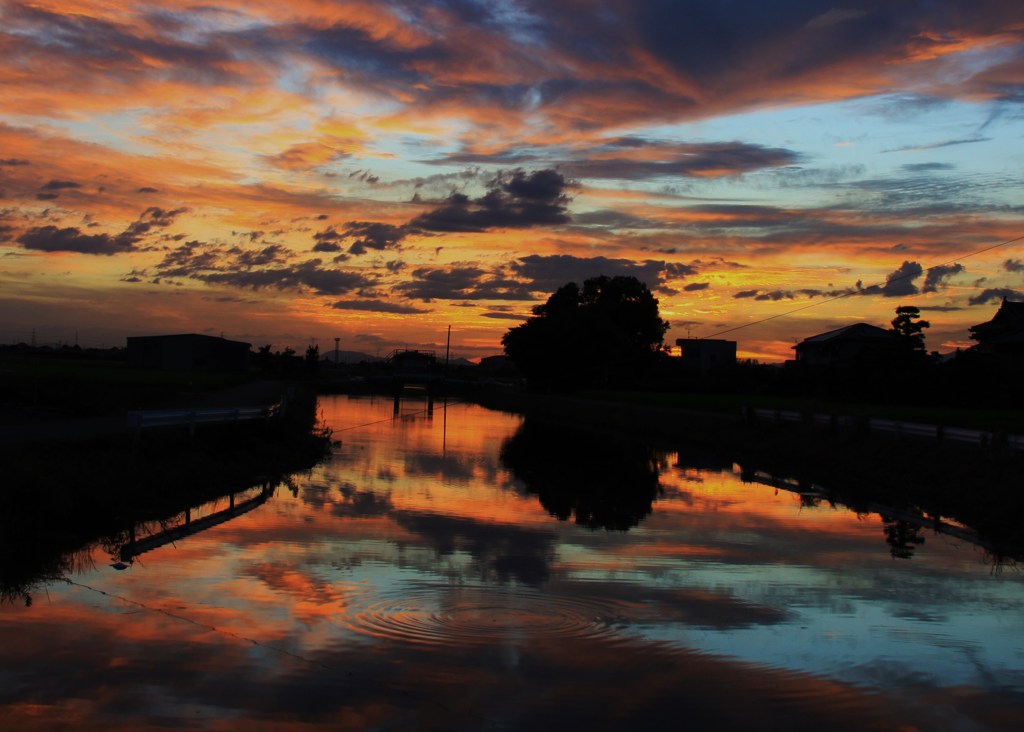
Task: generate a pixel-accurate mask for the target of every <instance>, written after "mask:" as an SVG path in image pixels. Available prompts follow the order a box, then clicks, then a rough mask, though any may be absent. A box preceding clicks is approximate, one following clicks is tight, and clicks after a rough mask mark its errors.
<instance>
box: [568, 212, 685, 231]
mask: <svg viewBox="0 0 1024 732" xmlns="http://www.w3.org/2000/svg"><path fill="white" fill-rule="evenodd" d="M573 223H574V224H576V225H577V226H580V227H583V228H594V227H600V228H608V229H663V228H665V223H664V222H661V221H656V220H654V219H651V218H647V217H642V216H634V215H633V214H628V213H623V212H622V211H614V210H612V209H601V210H600V211H587V212H585V213H581V214H574V215H573Z"/></svg>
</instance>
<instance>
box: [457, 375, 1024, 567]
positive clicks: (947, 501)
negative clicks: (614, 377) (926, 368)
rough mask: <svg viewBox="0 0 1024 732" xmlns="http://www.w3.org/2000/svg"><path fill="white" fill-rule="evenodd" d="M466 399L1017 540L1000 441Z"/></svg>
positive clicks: (1010, 466) (1012, 457) (1023, 516)
mask: <svg viewBox="0 0 1024 732" xmlns="http://www.w3.org/2000/svg"><path fill="white" fill-rule="evenodd" d="M473 401H476V402H477V403H479V404H481V405H482V406H485V407H489V408H492V409H500V410H502V411H509V412H515V413H519V414H523V415H524V416H526V418H527V419H530V418H535V419H541V420H545V421H554V422H557V423H560V424H563V425H564V426H565V427H566V429H586V430H600V431H602V432H606V433H610V434H619V435H622V436H623V437H627V436H628V437H633V438H643V439H646V440H650V441H652V442H653V443H655V444H658V445H659V446H661V447H664V448H666V449H673V450H684V449H691V448H699V449H700V450H701V451H703V452H704V453H705V454H714V455H717V456H718V459H719V461H720V462H725V463H727V464H728V463H730V462H731V463H736V464H738V465H740V466H741V468H742V469H743V471H744V472H749V473H751V474H752V473H753V472H755V471H761V472H764V473H769V474H771V475H774V476H776V477H780V478H787V479H790V480H793V481H795V482H796V483H799V484H801V485H806V486H808V487H810V486H816V487H819V488H821V489H822V490H823V491H824V497H825V499H826V500H832V501H834V502H842V503H843V504H845V505H847V506H850V507H852V508H854V509H856V508H857V507H858V506H866V505H867V504H869V503H872V502H878V503H884V504H886V505H890V506H894V507H899V508H912V509H913V510H915V511H918V512H920V513H922V514H925V515H929V516H936V517H946V518H949V519H952V520H955V521H957V522H958V523H963V524H965V525H968V526H971V527H973V528H974V529H975V530H977V531H978V532H980V533H984V534H986V535H987V536H988V537H989V538H990V540H991V541H992V543H993V544H994V545H996V546H997V547H1003V548H1004V549H1003V550H1005V551H1006V552H1007V553H1009V554H1013V555H1019V554H1020V553H1021V549H1022V548H1024V491H1022V490H1021V482H1022V479H1024V453H1021V452H1020V451H1013V450H1008V449H1000V447H999V446H998V445H995V446H988V447H979V446H973V445H959V444H953V443H938V442H935V441H929V440H920V439H913V438H898V437H895V436H892V435H877V434H871V433H867V432H865V431H859V430H849V431H840V432H833V431H831V430H830V429H828V427H826V426H816V425H809V424H804V423H793V424H766V423H759V422H755V421H749V420H747V419H745V418H744V417H743V415H742V414H738V413H729V412H702V411H696V410H687V409H681V408H678V407H675V406H671V405H664V404H653V403H650V402H648V401H646V400H645V399H643V398H642V397H641V398H638V399H636V400H633V401H631V400H629V399H627V398H624V397H623V396H622V395H618V396H616V397H615V398H613V399H602V398H600V397H598V396H595V395H588V396H586V397H581V396H568V395H552V394H536V393H530V392H525V391H518V390H510V389H505V390H491V391H485V392H480V393H478V394H476V395H474V397H473ZM865 510H866V509H865Z"/></svg>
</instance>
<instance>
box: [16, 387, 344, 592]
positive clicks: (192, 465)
mask: <svg viewBox="0 0 1024 732" xmlns="http://www.w3.org/2000/svg"><path fill="white" fill-rule="evenodd" d="M329 448H330V435H329V433H327V432H326V430H325V429H324V428H323V427H321V426H320V425H319V423H318V420H317V408H316V397H315V395H314V394H313V393H312V392H311V391H310V390H297V392H296V394H295V396H294V398H293V399H292V400H291V402H290V407H289V410H288V412H287V413H286V414H285V415H284V416H283V417H281V418H279V419H275V420H271V421H267V422H262V421H258V422H252V423H239V424H237V425H200V426H198V427H197V429H196V433H195V435H194V436H190V434H189V431H188V429H187V428H185V427H173V428H164V429H161V430H152V431H147V432H146V433H145V434H143V435H142V437H141V439H140V440H139V441H138V444H135V441H134V440H133V439H132V438H131V437H130V436H127V435H122V436H118V437H115V438H111V437H108V438H103V439H96V440H80V441H72V442H67V443H54V444H41V443H33V444H29V445H18V446H12V445H8V446H5V447H2V448H0V460H2V461H3V464H4V466H5V469H6V474H5V476H4V477H5V481H4V488H3V489H2V490H0V597H2V596H4V595H6V596H8V597H10V596H12V595H14V596H17V595H19V594H21V593H23V592H24V591H25V590H24V589H23V588H24V587H27V586H30V585H31V583H32V581H33V580H34V579H37V578H39V577H40V576H42V575H46V574H47V571H48V570H47V568H48V567H49V568H51V570H52V569H59V568H60V567H62V566H63V564H62V561H63V560H62V559H61V557H62V556H64V555H66V554H68V553H71V552H74V551H75V550H77V549H79V548H80V547H82V546H84V545H87V544H89V543H94V542H97V541H103V540H104V538H107V537H111V536H113V535H115V534H117V533H119V532H123V531H125V530H126V529H127V528H128V527H130V526H132V525H133V524H137V523H140V522H144V521H153V520H159V519H163V518H166V517H169V516H173V515H175V514H177V513H180V512H181V511H183V510H185V509H186V508H191V507H195V506H198V505H200V504H202V503H204V502H206V501H209V500H212V499H213V498H217V497H219V496H223V495H227V494H229V493H232V492H236V491H239V490H243V489H246V488H249V487H251V486H253V485H256V484H259V483H261V482H267V481H270V482H277V481H279V480H282V479H284V478H286V477H287V476H288V475H290V474H293V473H297V472H301V471H304V470H308V469H310V468H312V467H313V466H314V465H315V464H316V463H317V462H319V461H320V460H321V459H323V457H324V456H325V455H326V454H327V452H328V450H329Z"/></svg>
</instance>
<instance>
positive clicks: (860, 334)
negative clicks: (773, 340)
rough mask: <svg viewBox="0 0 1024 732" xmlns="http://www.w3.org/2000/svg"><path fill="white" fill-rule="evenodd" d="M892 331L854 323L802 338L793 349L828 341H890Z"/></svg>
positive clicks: (868, 324) (867, 324)
mask: <svg viewBox="0 0 1024 732" xmlns="http://www.w3.org/2000/svg"><path fill="white" fill-rule="evenodd" d="M892 338H893V334H892V331H888V330H886V329H885V328H879V327H878V326H877V325H871V324H870V323H854V324H853V325H847V326H845V327H843V328H836V329H835V330H830V331H828V332H826V333H819V334H818V335H815V336H811V337H809V338H804V339H803V340H802V341H801V342H800V343H797V344H796V345H795V346H793V348H800V347H801V346H804V345H808V344H816V343H826V342H829V341H837V340H857V341H860V340H886V341H888V340H892Z"/></svg>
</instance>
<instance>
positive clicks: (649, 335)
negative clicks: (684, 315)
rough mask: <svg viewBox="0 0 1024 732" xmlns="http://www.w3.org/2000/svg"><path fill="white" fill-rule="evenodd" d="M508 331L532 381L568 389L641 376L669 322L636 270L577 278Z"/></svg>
mask: <svg viewBox="0 0 1024 732" xmlns="http://www.w3.org/2000/svg"><path fill="white" fill-rule="evenodd" d="M533 313H534V315H533V317H532V318H530V319H529V320H527V321H526V322H525V323H522V324H520V325H517V326H515V327H514V328H510V329H509V330H508V332H506V333H505V335H504V336H503V337H502V339H501V343H502V345H503V346H504V347H505V353H506V354H507V355H508V357H509V358H510V359H512V361H513V362H514V363H515V364H516V366H517V367H519V369H520V370H521V371H522V372H523V374H524V375H525V376H526V378H527V380H528V381H529V383H530V384H531V386H533V387H536V388H542V389H556V390H565V389H572V388H575V387H587V386H618V385H623V384H628V383H631V382H634V381H636V380H637V379H638V378H639V377H640V376H641V375H642V374H643V373H644V371H645V370H646V369H647V368H648V367H649V366H650V365H651V363H652V362H653V361H654V359H655V358H656V357H657V355H658V351H659V348H660V346H661V343H662V339H663V338H664V336H665V331H666V330H667V329H668V323H666V322H665V321H664V320H662V319H661V316H660V315H659V313H658V300H657V299H656V298H655V297H654V296H653V295H652V294H651V292H650V290H648V289H647V285H645V284H644V283H642V282H640V281H639V280H638V279H636V278H635V277H627V276H618V277H606V276H601V277H593V278H591V279H588V280H586V281H585V282H584V283H583V287H582V288H580V287H579V286H578V285H577V284H576V283H575V282H570V283H568V284H566V285H563V286H562V287H560V288H558V290H557V291H556V292H555V293H554V294H553V295H551V297H549V298H548V300H547V302H546V303H544V304H543V305H538V306H536V307H535V308H534V309H533Z"/></svg>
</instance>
